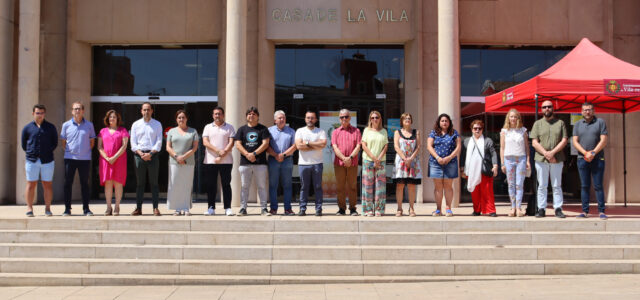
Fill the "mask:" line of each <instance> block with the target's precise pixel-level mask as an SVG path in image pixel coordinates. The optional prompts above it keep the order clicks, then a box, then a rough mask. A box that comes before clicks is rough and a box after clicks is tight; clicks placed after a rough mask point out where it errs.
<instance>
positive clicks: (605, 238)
mask: <svg viewBox="0 0 640 300" xmlns="http://www.w3.org/2000/svg"><path fill="white" fill-rule="evenodd" d="M613 241H614V237H613V235H612V234H611V233H592V232H585V233H582V232H579V233H578V232H571V233H551V232H545V233H539V232H534V233H533V234H532V241H531V244H533V245H613Z"/></svg>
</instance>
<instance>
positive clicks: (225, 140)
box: [202, 122, 236, 164]
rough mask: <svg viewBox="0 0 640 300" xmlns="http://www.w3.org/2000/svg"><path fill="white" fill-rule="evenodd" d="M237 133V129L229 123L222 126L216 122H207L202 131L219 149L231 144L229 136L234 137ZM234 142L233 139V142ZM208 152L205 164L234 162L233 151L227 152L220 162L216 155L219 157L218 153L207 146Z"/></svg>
mask: <svg viewBox="0 0 640 300" xmlns="http://www.w3.org/2000/svg"><path fill="white" fill-rule="evenodd" d="M235 135H236V130H235V128H233V126H232V125H231V124H229V123H224V124H222V125H220V126H218V125H216V123H215V122H212V123H211V124H207V125H206V126H205V127H204V130H203V131H202V137H203V138H204V137H207V138H209V143H210V144H211V145H213V146H214V147H216V148H218V149H224V148H226V147H227V145H228V144H229V138H233V136H235ZM231 143H233V141H232V142H231ZM205 149H206V152H205V154H204V163H205V164H233V156H231V153H227V155H225V156H224V157H223V158H222V159H221V160H220V162H217V163H216V157H218V156H219V155H218V153H215V152H214V151H212V150H211V149H209V148H206V147H205Z"/></svg>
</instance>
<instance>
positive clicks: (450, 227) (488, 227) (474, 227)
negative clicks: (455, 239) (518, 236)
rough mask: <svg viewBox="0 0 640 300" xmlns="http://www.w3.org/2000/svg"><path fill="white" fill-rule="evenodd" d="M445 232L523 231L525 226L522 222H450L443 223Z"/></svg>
mask: <svg viewBox="0 0 640 300" xmlns="http://www.w3.org/2000/svg"><path fill="white" fill-rule="evenodd" d="M442 225H443V226H444V229H443V231H445V232H455V231H458V232H460V231H462V232H467V231H523V227H524V224H523V222H521V221H513V220H499V221H497V222H496V221H493V220H492V221H482V220H474V221H462V220H460V221H448V222H442Z"/></svg>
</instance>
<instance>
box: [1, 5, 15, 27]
mask: <svg viewBox="0 0 640 300" xmlns="http://www.w3.org/2000/svg"><path fill="white" fill-rule="evenodd" d="M13 2H14V0H5V1H2V2H0V22H4V21H9V22H12V21H13V12H14V11H13V7H14V3H13Z"/></svg>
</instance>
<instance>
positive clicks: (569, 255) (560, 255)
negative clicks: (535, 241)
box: [538, 247, 626, 260]
mask: <svg viewBox="0 0 640 300" xmlns="http://www.w3.org/2000/svg"><path fill="white" fill-rule="evenodd" d="M625 250H626V249H622V248H595V247H584V248H573V247H571V248H568V247H549V248H539V249H538V259H540V260H576V259H584V260H589V259H623V256H624V254H623V253H624V251H625Z"/></svg>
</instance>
